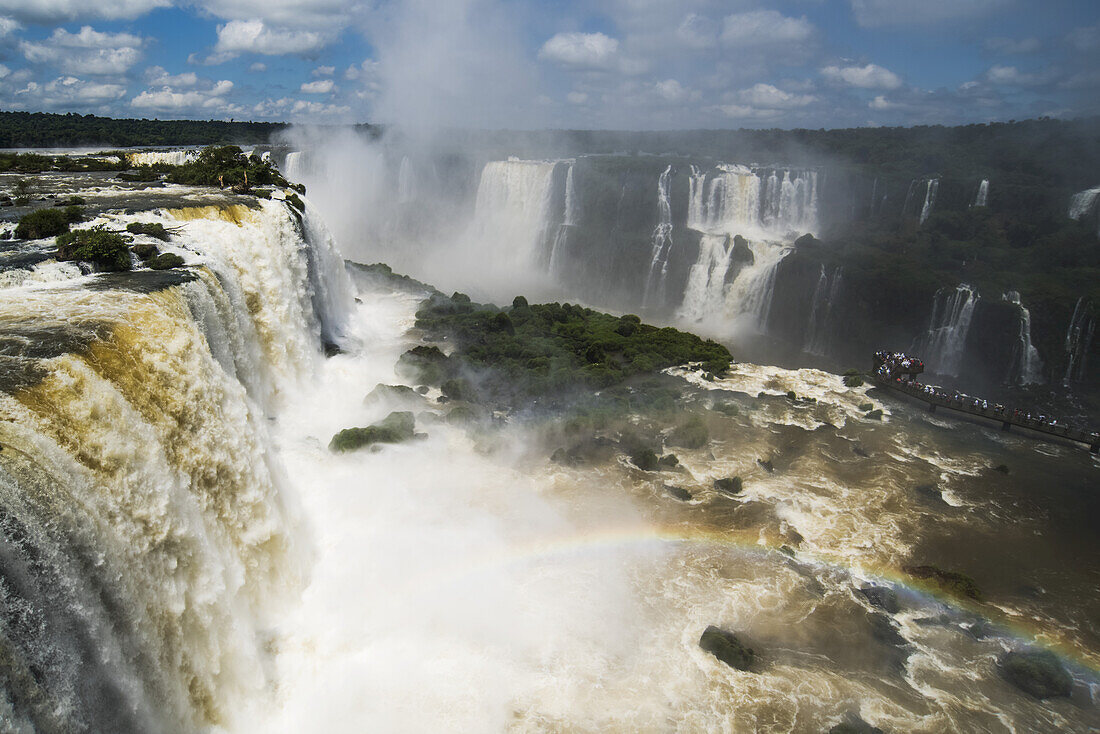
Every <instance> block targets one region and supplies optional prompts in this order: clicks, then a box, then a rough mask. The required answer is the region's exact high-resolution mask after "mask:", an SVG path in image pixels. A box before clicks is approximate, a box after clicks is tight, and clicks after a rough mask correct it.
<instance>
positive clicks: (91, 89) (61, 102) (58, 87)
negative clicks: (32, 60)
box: [13, 76, 126, 109]
mask: <svg viewBox="0 0 1100 734" xmlns="http://www.w3.org/2000/svg"><path fill="white" fill-rule="evenodd" d="M125 94H126V87H124V86H123V85H121V84H101V83H98V82H89V81H87V80H84V79H78V78H77V77H75V76H63V77H58V78H57V79H54V80H53V81H50V82H47V83H45V84H38V83H37V82H30V83H28V84H27V86H26V87H24V88H23V89H21V90H19V91H17V92H16V93H15V105H13V106H18V107H28V106H36V107H43V108H46V109H52V108H65V109H72V108H74V107H78V108H88V107H93V106H97V105H104V104H108V103H110V102H114V101H116V100H118V99H120V98H121V97H123V96H124V95H125Z"/></svg>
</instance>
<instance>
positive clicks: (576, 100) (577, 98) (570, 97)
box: [565, 92, 588, 104]
mask: <svg viewBox="0 0 1100 734" xmlns="http://www.w3.org/2000/svg"><path fill="white" fill-rule="evenodd" d="M565 99H566V100H567V101H568V102H569V103H570V104H584V103H585V102H587V101H588V94H587V93H585V92H570V93H569V94H567V95H565Z"/></svg>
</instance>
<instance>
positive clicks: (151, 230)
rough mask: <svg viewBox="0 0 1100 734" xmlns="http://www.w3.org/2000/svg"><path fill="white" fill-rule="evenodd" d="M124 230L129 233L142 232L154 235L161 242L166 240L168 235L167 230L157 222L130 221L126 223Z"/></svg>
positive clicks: (150, 235)
mask: <svg viewBox="0 0 1100 734" xmlns="http://www.w3.org/2000/svg"><path fill="white" fill-rule="evenodd" d="M126 231H127V232H129V233H131V234H144V235H148V236H149V237H156V238H157V239H158V240H161V241H162V242H167V241H168V237H169V233H168V230H167V229H165V228H164V225H163V224H161V223H159V222H131V223H130V224H127V225H126Z"/></svg>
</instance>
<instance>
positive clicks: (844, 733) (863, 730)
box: [829, 713, 883, 734]
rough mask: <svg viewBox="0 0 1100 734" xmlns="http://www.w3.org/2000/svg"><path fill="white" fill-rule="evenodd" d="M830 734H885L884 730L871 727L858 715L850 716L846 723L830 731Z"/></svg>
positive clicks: (845, 719)
mask: <svg viewBox="0 0 1100 734" xmlns="http://www.w3.org/2000/svg"><path fill="white" fill-rule="evenodd" d="M829 734H883V732H882V729H879V728H878V727H877V726H871V725H870V724H868V723H867V722H866V721H864V720H863V719H862V718H860V717H859V715H858V714H854V713H853V714H848V715H847V716H845V717H844V721H841V722H840V723H839V724H836V725H835V726H833V727H832V728H830V729H829Z"/></svg>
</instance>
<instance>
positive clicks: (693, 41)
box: [676, 13, 718, 49]
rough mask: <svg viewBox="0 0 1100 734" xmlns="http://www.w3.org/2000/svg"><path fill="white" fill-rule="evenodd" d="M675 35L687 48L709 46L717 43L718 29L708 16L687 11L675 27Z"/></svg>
mask: <svg viewBox="0 0 1100 734" xmlns="http://www.w3.org/2000/svg"><path fill="white" fill-rule="evenodd" d="M676 37H677V38H679V39H680V41H682V42H683V44H684V45H685V46H688V47H689V48H696V49H701V48H710V47H712V46H714V45H716V44H717V43H718V31H717V30H716V28H715V23H714V21H712V20H711V19H710V18H704V17H702V16H700V15H696V14H695V13H689V14H688V15H687V16H685V17H684V20H683V21H682V22H681V23H680V27H679V28H677V29H676Z"/></svg>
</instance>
